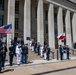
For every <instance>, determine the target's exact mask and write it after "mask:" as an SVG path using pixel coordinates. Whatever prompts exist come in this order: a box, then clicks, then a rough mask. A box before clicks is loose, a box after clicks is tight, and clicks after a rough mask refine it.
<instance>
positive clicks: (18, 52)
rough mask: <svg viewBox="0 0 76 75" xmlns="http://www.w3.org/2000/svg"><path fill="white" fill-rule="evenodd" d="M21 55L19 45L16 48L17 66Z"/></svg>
mask: <svg viewBox="0 0 76 75" xmlns="http://www.w3.org/2000/svg"><path fill="white" fill-rule="evenodd" d="M21 53H22V48H21V44H18V45H17V46H16V56H17V65H20V62H21V56H22V55H21Z"/></svg>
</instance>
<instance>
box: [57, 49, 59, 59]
mask: <svg viewBox="0 0 76 75" xmlns="http://www.w3.org/2000/svg"><path fill="white" fill-rule="evenodd" d="M57 60H59V55H58V50H57Z"/></svg>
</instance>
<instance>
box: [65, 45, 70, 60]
mask: <svg viewBox="0 0 76 75" xmlns="http://www.w3.org/2000/svg"><path fill="white" fill-rule="evenodd" d="M69 51H70V48H69V47H68V45H67V46H66V52H67V59H69Z"/></svg>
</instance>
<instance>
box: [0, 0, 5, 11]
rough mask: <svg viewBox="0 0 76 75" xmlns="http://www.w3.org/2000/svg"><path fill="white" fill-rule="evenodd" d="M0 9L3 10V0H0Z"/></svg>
mask: <svg viewBox="0 0 76 75" xmlns="http://www.w3.org/2000/svg"><path fill="white" fill-rule="evenodd" d="M0 10H4V0H0Z"/></svg>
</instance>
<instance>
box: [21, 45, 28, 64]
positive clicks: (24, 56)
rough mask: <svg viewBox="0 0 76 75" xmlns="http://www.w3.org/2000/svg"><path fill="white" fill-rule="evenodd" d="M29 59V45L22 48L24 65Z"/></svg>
mask: <svg viewBox="0 0 76 75" xmlns="http://www.w3.org/2000/svg"><path fill="white" fill-rule="evenodd" d="M27 57H28V47H27V44H26V45H24V46H23V47H22V63H23V64H26V63H27Z"/></svg>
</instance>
